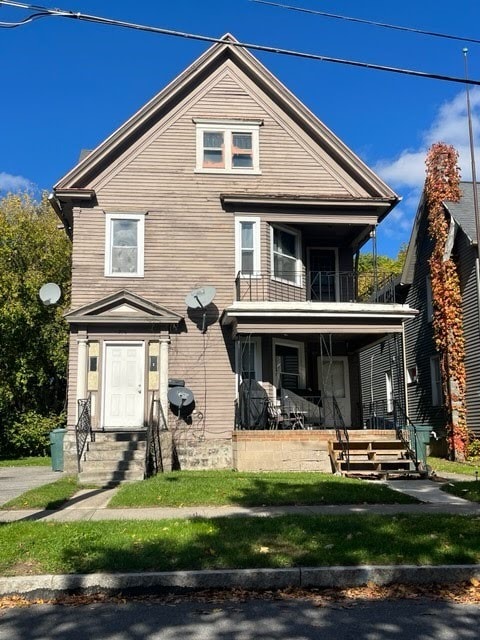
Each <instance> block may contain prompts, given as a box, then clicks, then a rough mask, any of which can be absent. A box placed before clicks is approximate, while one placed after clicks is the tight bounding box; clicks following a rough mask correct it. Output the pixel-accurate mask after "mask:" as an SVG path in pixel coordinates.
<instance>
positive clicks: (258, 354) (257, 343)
mask: <svg viewBox="0 0 480 640" xmlns="http://www.w3.org/2000/svg"><path fill="white" fill-rule="evenodd" d="M246 342H250V343H251V344H252V345H253V348H254V353H255V355H254V360H255V363H254V366H255V380H256V381H257V382H258V383H259V384H262V382H263V380H262V379H263V366H262V339H261V338H260V337H255V338H249V337H248V336H245V337H243V338H242V339H240V340H238V341H237V342H236V353H235V357H236V372H237V390H238V388H239V387H240V383H241V382H242V377H241V376H242V371H241V367H242V357H241V350H242V343H243V344H245V343H246Z"/></svg>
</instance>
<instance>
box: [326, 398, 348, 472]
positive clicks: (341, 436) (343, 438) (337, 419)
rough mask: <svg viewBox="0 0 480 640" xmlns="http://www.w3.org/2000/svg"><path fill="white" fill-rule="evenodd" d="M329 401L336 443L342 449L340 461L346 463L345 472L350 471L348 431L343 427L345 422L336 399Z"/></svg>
mask: <svg viewBox="0 0 480 640" xmlns="http://www.w3.org/2000/svg"><path fill="white" fill-rule="evenodd" d="M331 399H332V404H333V426H334V428H335V433H336V436H337V441H338V442H339V443H340V447H341V449H342V451H341V453H340V456H341V459H342V460H344V461H345V462H346V463H347V471H350V438H349V436H348V429H347V427H346V426H345V420H344V419H343V416H342V412H341V411H340V407H339V406H338V402H337V399H336V397H335V396H331Z"/></svg>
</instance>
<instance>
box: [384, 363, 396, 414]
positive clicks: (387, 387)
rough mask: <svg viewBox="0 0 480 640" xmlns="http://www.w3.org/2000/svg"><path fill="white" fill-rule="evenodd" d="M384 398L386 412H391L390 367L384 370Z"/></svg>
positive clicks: (391, 384)
mask: <svg viewBox="0 0 480 640" xmlns="http://www.w3.org/2000/svg"><path fill="white" fill-rule="evenodd" d="M385 398H386V400H387V406H386V409H387V413H392V412H393V400H394V395H393V375H392V371H391V369H388V370H387V371H385Z"/></svg>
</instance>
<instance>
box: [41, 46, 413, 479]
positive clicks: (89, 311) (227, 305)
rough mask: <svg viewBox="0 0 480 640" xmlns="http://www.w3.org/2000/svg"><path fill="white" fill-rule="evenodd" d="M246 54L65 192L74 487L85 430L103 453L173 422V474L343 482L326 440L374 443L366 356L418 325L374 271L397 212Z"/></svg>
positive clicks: (167, 461)
mask: <svg viewBox="0 0 480 640" xmlns="http://www.w3.org/2000/svg"><path fill="white" fill-rule="evenodd" d="M235 43H236V41H235V39H234V38H233V37H231V36H230V35H226V36H225V37H224V38H223V39H222V42H221V43H217V44H214V45H213V46H212V47H211V48H209V49H208V50H207V51H206V52H205V53H204V54H203V55H202V56H201V57H200V58H198V59H197V60H196V61H195V62H194V63H193V64H192V65H191V66H190V67H188V68H187V69H186V70H185V71H184V72H183V73H182V74H180V75H179V76H178V77H177V78H175V79H174V80H173V81H172V82H171V83H170V84H169V85H168V86H167V87H166V88H165V89H163V90H162V91H161V92H160V93H159V94H158V95H156V96H155V97H154V98H153V99H152V100H151V101H150V102H149V103H148V104H146V105H145V106H144V107H142V108H141V109H140V110H139V111H138V112H137V113H136V114H135V115H133V116H132V117H131V118H130V119H129V120H128V121H127V122H126V123H125V124H124V125H122V126H121V127H120V128H119V129H118V130H117V131H115V132H114V133H113V134H112V135H111V136H110V137H109V138H107V139H106V140H105V141H104V142H102V143H101V144H100V145H99V146H98V147H97V148H96V149H95V150H93V151H92V152H90V153H89V154H88V155H87V156H86V157H84V158H83V159H82V160H81V161H80V162H79V164H78V165H77V166H75V167H74V168H73V169H72V170H71V171H70V172H69V173H68V174H67V175H66V176H65V177H64V178H62V179H61V180H60V181H59V182H58V183H57V184H56V185H55V187H54V191H53V194H52V197H51V202H52V204H53V206H54V207H55V209H56V211H57V213H58V215H59V216H60V218H61V219H62V221H63V222H64V225H65V228H66V229H67V232H68V233H69V234H70V236H71V237H72V240H73V262H72V300H71V311H70V312H69V313H68V314H67V316H66V318H67V321H68V322H69V324H70V330H71V340H70V365H69V400H68V430H69V431H68V434H67V438H66V441H65V442H66V444H65V455H66V466H67V468H73V466H74V465H75V464H76V462H75V460H76V455H77V452H76V445H75V427H76V425H77V426H78V423H81V424H80V425H79V426H80V428H81V427H82V425H83V426H85V422H86V423H87V431H88V433H87V434H86V436H85V437H86V439H87V449H86V450H87V451H88V441H89V440H95V441H96V442H97V443H98V442H99V441H100V440H101V438H100V435H101V434H104V433H108V432H111V433H113V434H115V435H114V438H116V440H117V441H119V440H122V439H123V440H129V438H130V436H129V434H133V435H134V437H136V438H137V439H138V438H139V436H138V431H139V430H140V432H141V431H142V430H143V429H144V428H145V426H146V425H148V424H149V421H151V417H152V415H153V414H156V415H157V417H158V415H160V416H161V420H160V421H161V426H162V427H163V428H165V427H168V433H167V432H163V436H162V437H163V440H162V447H163V464H164V468H169V467H170V465H171V461H172V459H173V461H174V463H175V464H178V465H179V466H180V467H182V468H200V467H214V468H215V467H216V468H221V467H232V466H235V467H236V468H259V469H282V468H298V469H300V468H306V467H308V465H310V467H309V468H316V469H324V470H327V469H330V464H329V462H328V456H323V457H322V456H320V457H318V455H317V453H318V449H319V447H318V442H319V441H320V440H322V438H323V441H325V434H324V432H325V431H329V429H331V428H332V427H333V426H335V424H336V423H337V422H338V419H339V416H340V415H341V418H342V420H343V423H344V424H345V426H346V427H348V428H352V429H355V428H359V427H360V426H362V425H361V424H360V422H359V419H360V418H359V411H358V406H359V403H360V383H359V358H358V353H359V350H360V349H361V348H363V347H365V346H366V345H368V344H370V343H371V342H375V341H377V340H379V339H380V338H381V337H383V336H385V335H390V334H392V333H401V332H402V326H403V323H404V321H405V320H406V319H407V318H409V317H411V316H412V315H413V314H414V311H412V310H411V309H410V308H408V307H407V306H405V305H401V304H397V303H395V301H394V298H393V297H392V296H391V295H390V296H388V295H386V294H385V295H384V296H383V297H379V296H374V297H372V295H371V294H372V291H373V290H374V289H375V290H378V287H379V278H380V276H379V274H372V275H371V276H370V277H367V276H364V277H363V280H362V281H361V282H359V280H358V278H357V276H356V269H355V267H356V256H358V252H359V249H360V248H361V247H362V245H363V244H364V243H365V242H366V241H367V239H369V238H370V237H371V236H372V234H374V233H375V229H376V226H377V225H378V223H379V222H380V221H381V220H382V219H383V218H384V217H385V216H386V215H387V214H388V213H389V211H390V210H391V209H392V208H393V207H394V206H395V205H396V203H397V201H398V197H397V196H396V194H395V193H394V192H393V191H392V190H391V189H390V188H389V187H388V186H387V185H385V184H384V182H383V181H382V180H381V179H380V178H379V177H378V176H376V175H375V174H374V173H373V172H372V171H371V170H370V169H369V168H368V167H367V166H366V165H365V164H364V163H363V162H362V161H361V160H360V159H359V158H358V157H357V156H356V155H355V154H354V153H352V151H350V150H349V149H348V148H347V147H346V146H345V145H344V144H343V143H342V142H341V141H340V140H339V139H338V138H337V137H336V136H335V135H334V134H333V133H332V132H331V131H330V130H329V129H328V128H327V127H326V126H325V125H324V124H322V123H321V122H320V121H319V120H318V119H317V118H316V117H315V116H314V115H313V114H312V113H311V112H310V111H309V110H308V109H307V108H306V107H305V106H304V105H303V104H302V103H301V102H300V101H299V100H298V99H297V98H296V97H295V96H294V95H293V94H292V93H291V92H290V91H288V89H286V88H285V86H283V84H282V83H281V82H279V80H277V79H276V78H275V77H274V76H273V75H272V74H271V73H270V72H269V71H268V70H267V69H266V68H265V67H264V66H263V65H262V64H261V63H260V62H259V61H258V60H257V59H256V58H255V57H254V56H252V55H251V54H250V53H249V52H248V51H246V50H245V49H244V48H241V47H238V46H236V44H235ZM382 284H384V283H382ZM384 291H386V288H385V289H384ZM391 291H392V290H390V293H391ZM372 300H375V302H372ZM382 300H383V301H382ZM252 380H255V381H256V382H258V387H257V392H258V389H260V393H261V397H260V404H261V402H264V406H265V413H264V412H263V409H261V410H260V411H258V406H259V398H258V397H257V398H256V399H255V402H256V406H257V416H258V414H259V413H260V414H261V416H263V417H261V419H260V420H257V419H255V418H252V416H253V415H254V414H255V411H249V410H247V411H245V410H244V409H245V402H250V401H251V400H252V394H253V395H254V393H253V391H252V389H254V385H253V384H252V383H251V381H252ZM242 382H243V383H248V384H246V385H245V384H243V388H242ZM182 385H185V389H186V391H185V392H181V389H182ZM245 386H247V387H248V390H247V392H245ZM172 388H174V389H176V391H179V390H180V394H178V393H177V395H175V392H174V394H173V396H172V395H169V390H171V389H172ZM286 390H287V391H286ZM288 391H290V392H291V393H290V394H289V393H288ZM190 392H191V394H192V395H190ZM257 395H258V394H257ZM192 396H193V399H192ZM303 396H308V397H307V399H305V398H303V399H304V403H303V405H302V404H301V403H300V404H297V405H295V404H294V403H293V400H294V399H298V398H302V397H303ZM172 398H173V399H174V402H173V404H172V403H171V402H170V400H172ZM178 399H179V402H177V404H175V401H177V400H178ZM87 400H88V403H87ZM252 402H253V400H252ZM155 403H156V404H155ZM289 403H290V404H289ZM182 404H183V405H184V406H181V405H182ZM179 405H180V406H179ZM287 405H288V406H287ZM84 409H86V410H84ZM315 412H316V413H315ZM85 418H87V420H86V419H85ZM271 427H274V428H271ZM329 433H330V438H331V437H332V435H331V432H329ZM135 434H136V436H135ZM249 436H251V437H249ZM307 436H308V437H307ZM333 437H335V436H334V435H333ZM282 438H283V440H282ZM295 439H297V440H298V442H297V445H298V446H297V445H295V446H297V448H296V449H295V451H294V452H293V453H292V451H293V450H292V449H290V450H289V452H288V453H285V447H286V446H287V444H286V443H287V442H290V444H291V443H292V442H293V441H294V440H295ZM299 443H301V444H299ZM291 446H293V444H291ZM298 447H300V448H298ZM322 447H323V448H322ZM322 447H320V448H322V451H323V450H325V451H326V449H325V447H324V445H322ZM107 448H108V446H107ZM111 448H112V447H111ZM80 449H82V453H81V455H80V467H81V469H83V471H84V477H90V476H87V475H86V473H85V469H90V470H91V469H92V468H93V467H94V465H95V463H94V462H92V460H91V459H90V460H87V461H85V460H84V457H85V453H84V452H83V443H82V445H81V446H80ZM305 451H306V452H307V453H305ZM312 451H313V452H316V453H312ZM122 456H123V457H124V459H123V460H120V461H119V464H118V466H117V469H118V471H120V470H121V469H124V468H125V466H124V465H123V463H125V462H126V459H127V457H128V455H126V454H125V453H123V454H122ZM315 456H317V457H315ZM87 457H88V456H87ZM247 458H248V459H247ZM87 463H88V464H87ZM122 465H123V466H122ZM312 465H313V467H312ZM117 477H118V476H117Z"/></svg>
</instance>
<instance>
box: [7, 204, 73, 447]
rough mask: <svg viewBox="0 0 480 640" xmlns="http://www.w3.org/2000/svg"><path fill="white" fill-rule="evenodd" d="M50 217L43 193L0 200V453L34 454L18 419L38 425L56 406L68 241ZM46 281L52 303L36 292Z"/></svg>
mask: <svg viewBox="0 0 480 640" xmlns="http://www.w3.org/2000/svg"><path fill="white" fill-rule="evenodd" d="M57 224H58V219H57V217H56V215H55V213H54V212H53V210H52V208H51V207H50V205H49V203H48V200H47V197H46V194H44V196H43V198H42V200H41V202H36V201H35V200H33V199H32V198H31V197H30V196H28V195H26V194H23V195H8V196H6V197H5V198H3V199H2V200H0V455H5V454H6V453H8V454H12V453H15V452H17V453H19V454H23V453H26V452H28V453H36V451H34V449H35V446H32V447H29V443H28V437H27V441H25V442H23V440H22V438H21V437H20V440H19V431H20V432H21V430H22V425H24V424H30V425H34V424H35V423H36V424H38V423H44V425H45V426H44V430H45V429H47V428H48V424H50V422H49V419H51V422H52V423H53V421H55V420H56V421H57V422H58V416H59V415H60V413H61V412H62V410H63V408H64V402H65V388H66V363H67V339H68V332H67V327H66V323H65V321H64V319H63V311H64V309H65V308H66V306H67V305H68V302H69V296H70V242H69V241H68V239H67V238H66V236H65V233H63V231H62V230H59V229H58V228H57ZM47 282H56V283H57V284H58V285H59V286H60V288H61V290H62V298H61V301H60V303H59V304H58V305H53V306H48V307H46V306H44V305H43V304H42V303H41V301H40V299H39V296H38V292H39V289H40V287H41V286H42V285H43V284H45V283H47ZM36 416H38V420H36V419H35V417H36ZM45 419H47V420H45ZM37 431H38V429H37ZM13 433H15V435H16V439H15V438H14V437H12V435H13ZM19 441H21V442H23V445H22V447H18V446H17V447H16V446H15V444H14V443H15V442H19ZM42 442H44V441H42ZM45 442H46V441H45ZM29 448H30V449H32V450H31V451H27V450H28V449H29ZM40 448H41V447H40ZM15 449H17V451H15Z"/></svg>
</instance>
